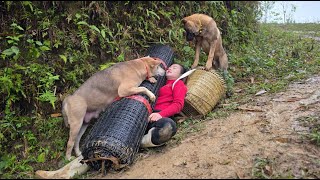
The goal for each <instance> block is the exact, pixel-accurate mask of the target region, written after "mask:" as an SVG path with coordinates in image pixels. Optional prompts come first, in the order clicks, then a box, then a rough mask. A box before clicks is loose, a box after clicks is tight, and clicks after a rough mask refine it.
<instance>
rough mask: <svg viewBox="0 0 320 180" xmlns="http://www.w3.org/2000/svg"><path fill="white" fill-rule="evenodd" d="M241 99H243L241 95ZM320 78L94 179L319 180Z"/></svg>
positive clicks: (260, 99)
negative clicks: (313, 134) (313, 136)
mask: <svg viewBox="0 0 320 180" xmlns="http://www.w3.org/2000/svg"><path fill="white" fill-rule="evenodd" d="M238 95H241V93H240V94H238ZM319 101H320V75H317V76H314V77H312V78H309V79H307V80H303V81H300V82H294V83H292V84H291V85H290V86H289V87H288V89H287V90H285V91H283V92H280V93H276V94H269V93H268V92H267V93H264V94H262V95H260V96H255V97H253V98H252V99H250V100H248V103H246V104H242V105H241V106H239V108H238V110H237V111H236V112H234V113H232V114H231V115H230V116H228V117H227V118H219V119H211V120H207V121H204V122H203V123H204V125H205V126H204V127H203V129H202V130H201V131H199V132H194V133H190V134H188V135H187V137H185V138H184V139H183V140H182V142H181V143H179V144H174V145H172V144H170V143H169V144H168V145H166V146H163V147H157V148H154V149H152V150H140V151H139V153H138V154H137V157H138V158H137V159H136V161H135V162H134V163H133V164H132V165H130V166H127V167H125V168H124V169H122V170H121V171H114V170H111V171H109V173H108V174H106V175H103V174H101V173H98V172H89V174H90V173H91V175H89V177H90V178H92V177H94V178H103V179H109V178H110V179H115V178H116V179H118V178H148V179H149V178H175V179H176V178H281V177H282V178H320V147H319V146H317V145H316V143H315V142H313V141H311V140H310V138H307V135H308V134H310V131H311V130H312V126H317V127H319V125H320V108H319V107H320V103H319Z"/></svg>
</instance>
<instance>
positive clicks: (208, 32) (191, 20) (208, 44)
mask: <svg viewBox="0 0 320 180" xmlns="http://www.w3.org/2000/svg"><path fill="white" fill-rule="evenodd" d="M182 23H183V25H184V29H185V30H186V38H187V41H192V40H193V39H194V38H195V41H196V55H195V58H194V62H193V64H192V66H191V68H192V69H193V68H195V67H197V66H198V63H199V56H200V48H201V47H202V49H203V51H204V52H206V53H207V54H208V60H207V62H206V66H205V68H206V70H210V69H211V68H212V65H213V64H212V63H213V62H214V67H215V69H217V68H220V69H222V70H223V71H224V74H225V73H226V71H227V69H228V57H227V54H226V53H225V51H224V49H223V46H222V38H221V35H220V31H219V29H218V27H217V24H216V22H215V21H214V20H213V19H212V18H211V17H210V16H207V15H205V14H193V15H191V16H188V17H185V18H183V19H182ZM213 60H214V61H213Z"/></svg>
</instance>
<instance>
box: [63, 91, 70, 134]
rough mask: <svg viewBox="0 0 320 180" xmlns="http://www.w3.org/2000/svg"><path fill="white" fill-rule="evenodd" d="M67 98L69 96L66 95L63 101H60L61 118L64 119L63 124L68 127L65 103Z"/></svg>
mask: <svg viewBox="0 0 320 180" xmlns="http://www.w3.org/2000/svg"><path fill="white" fill-rule="evenodd" d="M68 98H69V96H67V97H66V98H65V99H64V100H63V102H62V115H63V120H64V124H65V125H66V127H67V128H69V127H70V126H69V123H68V116H67V114H68V103H67V99H68Z"/></svg>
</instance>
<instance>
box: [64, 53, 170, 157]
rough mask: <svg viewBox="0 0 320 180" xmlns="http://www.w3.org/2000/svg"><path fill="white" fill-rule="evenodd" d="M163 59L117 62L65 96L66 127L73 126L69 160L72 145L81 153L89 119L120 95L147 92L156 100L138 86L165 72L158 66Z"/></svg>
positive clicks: (70, 134)
mask: <svg viewBox="0 0 320 180" xmlns="http://www.w3.org/2000/svg"><path fill="white" fill-rule="evenodd" d="M161 62H162V61H160V60H159V59H156V58H151V57H143V58H139V59H134V60H130V61H125V62H120V63H117V64H115V65H113V66H111V67H110V68H107V69H104V70H102V71H99V72H97V73H95V74H94V75H93V76H91V77H90V78H89V79H88V80H87V81H85V82H84V83H83V84H82V85H81V86H80V87H79V89H77V90H76V91H75V92H74V93H73V94H72V95H70V96H67V97H66V98H65V99H64V101H63V103H62V114H63V117H64V122H65V124H66V126H67V127H70V133H69V140H68V145H67V152H66V158H67V159H68V160H70V159H71V152H72V149H73V148H74V150H75V153H76V155H77V156H79V155H81V151H80V149H79V143H80V139H81V136H82V135H83V133H84V132H85V130H86V129H87V127H88V123H89V121H90V120H91V119H92V118H97V117H98V116H99V114H100V112H102V111H104V110H105V108H107V106H109V105H110V104H111V103H112V102H113V101H114V100H115V99H116V98H117V97H126V96H129V95H133V94H138V93H144V94H146V95H147V96H148V97H149V98H150V100H151V101H155V99H156V97H155V95H154V94H153V93H152V92H151V91H149V90H148V89H147V88H145V87H139V85H140V84H141V83H142V81H144V80H145V79H147V80H149V81H150V82H151V83H155V82H156V79H155V78H154V77H153V76H155V75H160V76H163V75H164V74H165V70H164V69H162V68H161V67H160V66H159V65H160V64H161Z"/></svg>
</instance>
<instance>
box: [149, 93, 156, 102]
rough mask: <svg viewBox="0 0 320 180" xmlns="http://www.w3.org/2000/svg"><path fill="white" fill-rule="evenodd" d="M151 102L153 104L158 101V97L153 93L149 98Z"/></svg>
mask: <svg viewBox="0 0 320 180" xmlns="http://www.w3.org/2000/svg"><path fill="white" fill-rule="evenodd" d="M149 98H150V100H151V101H152V102H155V101H156V96H155V95H154V94H153V93H152V95H150V96H149Z"/></svg>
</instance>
